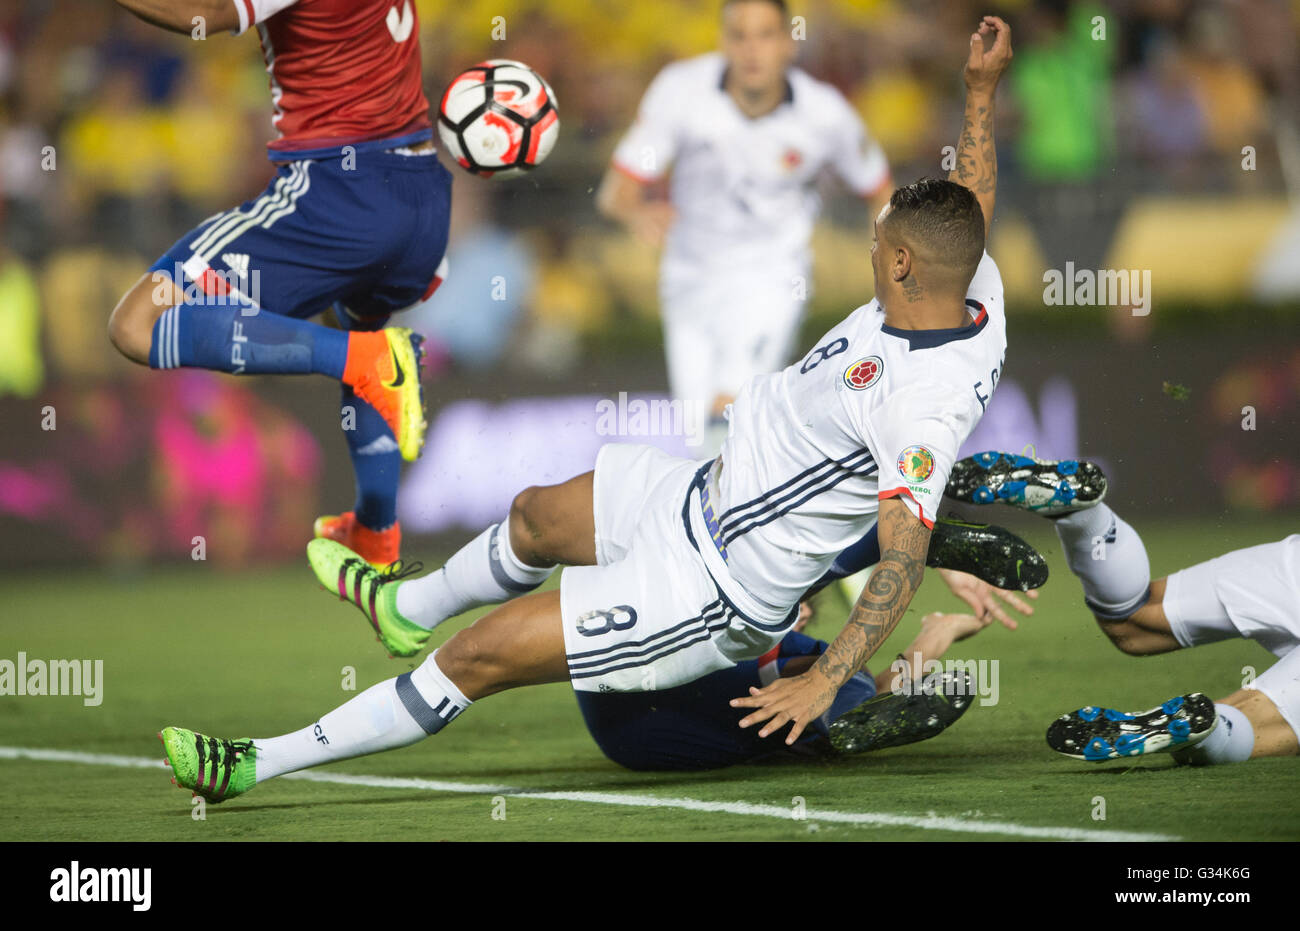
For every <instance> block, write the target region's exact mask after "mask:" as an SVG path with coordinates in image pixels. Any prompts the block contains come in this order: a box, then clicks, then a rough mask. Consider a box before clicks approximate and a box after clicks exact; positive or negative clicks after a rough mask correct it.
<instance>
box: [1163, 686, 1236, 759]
mask: <svg viewBox="0 0 1300 931" xmlns="http://www.w3.org/2000/svg"><path fill="white" fill-rule="evenodd" d="M1214 709H1215V710H1216V711H1217V712H1219V723H1217V724H1215V725H1214V730H1212V731H1210V736H1209V737H1206V738H1205V739H1204V740H1202V741H1201V742H1200V743H1198V744H1197V745H1196V746H1195V747H1189V748H1188V749H1186V750H1179V751H1178V752H1177V753H1175V754H1174V755H1173V757H1174V759H1175V760H1177V761H1178V762H1179V763H1184V764H1187V765H1190V766H1211V765H1213V764H1215V763H1242V762H1245V761H1246V760H1249V759H1250V755H1251V754H1252V753H1253V752H1254V751H1255V728H1254V725H1252V724H1251V723H1250V718H1248V717H1246V714H1245V712H1243V711H1242V710H1241V709H1240V708H1234V707H1233V706H1232V705H1224V704H1222V703H1219V702H1216V703H1215V705H1214Z"/></svg>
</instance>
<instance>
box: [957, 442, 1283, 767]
mask: <svg viewBox="0 0 1300 931" xmlns="http://www.w3.org/2000/svg"><path fill="white" fill-rule="evenodd" d="M1105 493H1106V477H1105V476H1104V475H1103V474H1102V471H1101V469H1100V468H1099V467H1098V466H1096V465H1095V464H1093V463H1089V462H1078V461H1074V460H1065V461H1062V462H1043V461H1037V460H1034V459H1029V458H1027V457H1024V456H1015V455H1012V454H1009V453H997V452H989V453H980V454H979V455H977V456H974V457H971V458H969V459H964V460H962V461H961V462H959V463H957V465H956V466H955V467H954V468H953V471H952V476H951V478H950V480H949V483H948V494H949V495H951V496H952V497H954V498H957V499H958V500H963V501H970V502H973V503H975V504H987V503H991V502H994V501H999V502H1002V503H1004V504H1009V505H1011V506H1013V507H1019V508H1023V509H1025V510H1028V511H1033V512H1034V513H1037V514H1041V515H1043V516H1045V517H1049V518H1052V519H1053V520H1054V522H1055V525H1056V533H1057V536H1059V537H1060V539H1061V547H1062V549H1063V550H1064V551H1065V559H1066V562H1067V563H1068V564H1069V566H1070V570H1071V571H1072V572H1073V573H1074V574H1075V575H1076V576H1078V577H1079V581H1080V582H1082V583H1083V593H1084V600H1085V602H1086V603H1087V605H1088V607H1089V608H1090V609H1091V610H1092V613H1093V615H1094V616H1095V617H1096V618H1097V623H1098V624H1099V625H1101V629H1102V631H1104V632H1105V634H1106V636H1108V637H1109V638H1110V639H1111V641H1112V642H1113V643H1114V644H1115V646H1117V647H1119V649H1120V650H1122V651H1123V652H1125V653H1128V654H1129V655H1131V656H1149V655H1152V654H1155V653H1168V652H1170V651H1171V650H1179V649H1183V648H1185V647H1194V646H1199V645H1201V644H1204V643H1214V642H1215V641H1218V640H1228V639H1233V638H1239V637H1244V638H1247V639H1251V640H1255V641H1257V642H1258V643H1259V644H1260V645H1261V646H1263V647H1265V648H1266V649H1268V650H1269V651H1270V652H1272V653H1273V654H1274V655H1275V656H1277V657H1278V660H1277V662H1276V663H1274V664H1273V665H1272V666H1271V667H1270V668H1269V669H1268V670H1267V671H1266V672H1265V673H1264V674H1263V675H1261V676H1260V677H1259V678H1258V679H1255V680H1254V681H1253V682H1251V683H1249V684H1247V685H1246V686H1245V687H1243V688H1241V689H1239V690H1238V691H1236V692H1233V693H1232V694H1231V695H1229V696H1228V697H1227V698H1224V699H1222V700H1221V701H1219V702H1213V701H1211V700H1210V699H1208V698H1206V697H1205V695H1203V694H1201V693H1199V692H1193V693H1190V694H1187V695H1181V696H1175V697H1174V698H1171V699H1169V700H1168V701H1166V702H1164V703H1163V704H1161V705H1159V706H1158V707H1156V708H1152V709H1151V710H1149V711H1142V712H1136V713H1133V714H1126V713H1124V712H1118V711H1114V710H1112V709H1108V708H1102V707H1100V706H1096V705H1089V706H1087V707H1085V708H1082V709H1080V710H1079V711H1075V712H1072V713H1070V714H1066V715H1063V716H1062V717H1060V718H1059V719H1057V720H1056V721H1055V722H1054V723H1053V724H1052V726H1051V729H1050V730H1049V731H1048V733H1047V741H1048V743H1049V744H1050V745H1051V747H1052V749H1054V750H1057V751H1059V752H1061V753H1064V754H1066V755H1067V756H1072V757H1076V758H1078V759H1083V760H1093V761H1102V760H1113V759H1119V758H1121V757H1129V756H1136V755H1138V754H1142V753H1153V752H1156V751H1161V750H1165V751H1171V752H1173V755H1174V759H1176V760H1177V761H1178V762H1180V763H1195V764H1206V763H1236V762H1240V761H1242V760H1248V759H1251V758H1252V757H1259V756H1293V755H1295V754H1296V753H1300V741H1297V737H1296V735H1297V733H1300V649H1297V648H1296V647H1297V645H1300V535H1297V534H1292V535H1291V536H1289V537H1287V538H1286V539H1284V540H1281V541H1279V542H1277V543H1265V544H1262V545H1260V546H1252V547H1249V548H1247V549H1242V550H1235V551H1233V552H1231V553H1227V554H1226V555H1223V556H1220V557H1218V558H1217V559H1212V560H1210V561H1209V562H1204V563H1201V564H1199V565H1196V566H1192V567H1191V568H1188V569H1183V570H1182V571H1180V572H1175V573H1174V574H1173V575H1170V576H1168V577H1167V578H1163V579H1156V580H1155V581H1154V582H1152V581H1151V564H1150V562H1149V561H1148V559H1147V552H1146V548H1145V547H1144V546H1143V545H1142V538H1141V537H1139V536H1138V534H1137V531H1135V530H1134V529H1133V528H1132V527H1131V526H1129V525H1128V524H1127V523H1125V522H1124V521H1123V520H1122V519H1120V518H1119V517H1118V516H1117V515H1116V514H1115V512H1114V511H1112V510H1111V509H1110V507H1109V506H1107V505H1106V504H1104V503H1102V498H1103V496H1104V495H1105Z"/></svg>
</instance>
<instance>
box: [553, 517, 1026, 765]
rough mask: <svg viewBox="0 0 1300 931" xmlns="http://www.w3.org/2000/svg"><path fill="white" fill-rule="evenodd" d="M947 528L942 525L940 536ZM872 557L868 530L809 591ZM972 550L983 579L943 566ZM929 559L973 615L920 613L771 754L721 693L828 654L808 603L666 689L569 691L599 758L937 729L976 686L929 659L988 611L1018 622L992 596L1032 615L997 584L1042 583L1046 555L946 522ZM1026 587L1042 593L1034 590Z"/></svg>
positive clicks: (747, 755)
mask: <svg viewBox="0 0 1300 931" xmlns="http://www.w3.org/2000/svg"><path fill="white" fill-rule="evenodd" d="M945 528H949V532H947V533H944V529H945ZM990 531H996V532H990ZM976 554H977V555H976ZM879 556H880V554H879V550H878V549H877V548H876V540H875V535H874V534H868V536H867V538H864V540H863V541H862V542H861V543H859V544H855V545H854V546H853V547H850V548H849V549H848V550H846V551H845V552H844V553H841V554H840V556H839V557H838V558H837V559H836V561H835V563H834V564H833V565H832V567H831V569H830V570H829V571H828V572H827V573H826V575H825V576H823V578H822V580H821V581H820V582H819V583H818V584H817V585H815V586H814V588H815V589H821V588H823V587H825V586H827V585H828V584H829V583H830V582H832V581H835V580H836V579H839V578H843V577H845V576H847V575H850V574H852V573H854V572H857V571H859V570H860V568H861V567H863V566H866V565H873V564H874V563H875V562H876V561H878V559H879ZM972 556H973V558H975V559H977V560H979V561H980V564H979V569H978V571H979V572H980V573H981V575H982V576H983V578H982V579H981V578H976V577H975V576H974V575H971V574H968V573H964V572H959V571H954V570H953V569H945V568H941V567H943V566H945V565H951V564H961V565H967V566H968V567H969V561H968V560H969V558H971V557H972ZM927 564H928V565H930V566H932V567H936V568H939V573H940V575H941V576H942V577H943V579H944V581H945V582H946V583H947V584H948V587H949V589H950V590H951V591H952V592H953V594H955V595H957V597H959V598H961V599H962V600H963V601H965V602H966V603H967V604H969V605H970V606H971V607H972V608H973V609H974V610H975V611H977V612H978V616H977V615H975V614H940V613H933V614H927V615H926V616H925V617H923V618H922V619H921V631H920V633H919V634H918V635H917V636H916V638H915V639H914V640H913V641H912V643H911V645H910V646H908V647H907V649H906V650H904V651H903V653H901V654H900V655H899V656H898V658H897V659H896V660H895V661H894V662H892V663H890V665H889V667H888V668H887V669H885V670H883V671H882V672H880V673H878V674H876V675H875V676H872V675H871V674H870V673H869V672H868V671H867V670H866V669H865V668H864V669H862V670H860V671H859V672H857V673H856V674H855V675H854V676H853V677H852V678H851V679H850V680H849V681H848V682H847V683H846V684H845V685H844V686H842V687H841V688H840V690H839V692H838V694H837V695H836V697H835V701H834V702H833V703H832V704H831V707H830V710H828V711H827V712H826V714H825V715H823V716H822V717H821V718H819V719H818V720H816V721H814V722H813V723H812V724H811V725H810V726H809V728H808V730H807V731H805V733H804V735H803V736H802V737H800V738H799V740H798V741H797V742H796V743H795V744H794V745H793V746H792V747H789V748H783V749H782V750H774V749H773V746H772V743H771V741H768V740H765V739H763V738H761V737H759V736H758V735H757V734H756V733H755V731H754V730H753V729H752V728H748V729H741V728H738V727H736V722H737V720H739V718H740V716H741V715H743V714H744V712H743V711H737V710H736V709H734V708H731V707H730V706H729V703H728V699H730V698H732V697H734V696H735V695H739V694H744V693H745V692H746V691H747V690H748V689H749V688H751V687H753V688H758V687H761V686H764V685H767V684H769V683H771V682H772V681H773V680H774V679H776V678H777V677H778V676H779V677H788V676H794V675H798V674H799V673H801V672H804V671H806V670H807V669H808V668H809V667H810V666H811V665H812V664H813V663H815V662H816V660H817V658H818V657H819V656H821V654H822V653H824V652H826V649H827V647H828V646H829V644H827V643H825V642H824V641H821V640H814V639H813V638H811V637H808V636H805V635H804V634H803V633H802V632H801V631H802V629H803V626H804V622H805V619H806V618H808V617H810V616H811V613H812V612H811V609H810V608H809V607H808V606H809V604H810V602H809V601H805V602H804V604H803V605H802V606H801V613H800V620H799V622H798V623H797V624H796V625H795V629H794V631H793V632H791V633H789V634H787V635H786V636H785V638H784V639H783V640H782V641H781V643H780V644H779V645H778V646H776V647H774V648H772V650H770V651H769V652H768V653H767V654H765V655H764V656H761V657H759V658H758V659H757V660H746V661H744V662H741V663H738V664H736V665H735V666H733V667H732V668H730V669H723V670H720V671H718V672H715V673H711V674H709V675H707V676H705V677H703V678H702V679H697V680H695V681H694V682H691V683H688V684H686V685H682V686H678V687H677V688H674V689H668V690H666V691H658V692H587V691H575V692H574V694H575V695H576V696H577V699H578V707H579V708H580V709H581V710H582V716H583V719H584V721H585V722H586V725H587V730H588V731H589V732H590V734H591V736H592V739H594V740H595V741H596V745H597V746H598V747H600V749H601V752H603V753H604V754H605V756H607V757H609V759H611V760H613V761H614V762H615V763H618V764H619V765H621V766H625V767H627V768H628V769H635V770H700V769H713V768H718V767H722V766H733V765H736V764H740V763H747V762H753V761H755V760H760V759H764V758H769V757H772V756H775V755H778V754H780V753H782V752H788V753H794V754H798V755H804V756H806V755H809V754H821V753H826V752H829V751H834V752H842V753H861V752H866V751H870V750H881V749H884V748H886V747H897V746H902V745H904V744H909V743H915V742H917V741H920V740H928V739H929V738H931V737H935V736H938V735H939V734H940V733H942V732H943V731H944V730H946V729H947V728H948V727H949V726H951V725H952V724H953V723H955V722H956V720H957V718H959V717H960V716H961V715H962V714H963V713H964V712H965V711H966V710H967V709H968V708H969V707H970V702H971V699H972V697H973V695H974V694H975V693H974V689H975V684H974V683H973V682H972V681H971V680H970V677H969V675H968V674H966V673H960V674H957V673H955V672H954V673H944V674H943V675H942V676H940V677H938V680H933V681H932V679H931V677H930V676H927V675H926V674H925V670H926V669H927V668H930V667H927V665H926V664H927V663H929V662H930V661H932V660H939V659H941V658H942V657H943V656H944V655H945V654H946V653H947V651H948V648H949V647H950V646H951V645H952V644H953V643H955V642H956V641H959V640H965V639H966V638H968V637H970V636H973V635H974V634H975V633H977V632H979V631H980V630H981V629H983V628H984V627H985V626H987V625H988V624H991V623H992V622H993V621H994V619H997V620H999V621H1001V622H1002V623H1003V624H1004V625H1006V626H1007V627H1009V628H1011V629H1013V630H1014V629H1015V628H1016V626H1017V625H1016V621H1015V620H1014V619H1013V618H1011V617H1010V616H1008V614H1007V613H1006V612H1005V611H1004V610H1003V608H1002V605H1001V604H1000V603H999V599H1002V600H1003V601H1005V602H1006V604H1007V605H1009V606H1010V607H1011V608H1013V609H1014V610H1016V611H1019V612H1020V613H1022V614H1025V615H1031V614H1033V608H1032V607H1031V606H1030V605H1029V604H1028V603H1027V602H1026V601H1024V600H1022V599H1021V598H1020V597H1018V596H1017V595H1016V593H1015V592H1014V591H1009V590H1007V589H1006V588H1005V587H1002V588H999V587H997V586H1014V587H1015V588H1017V589H1020V590H1024V588H1025V586H1027V585H1034V586H1037V585H1041V584H1042V583H1043V582H1045V581H1046V579H1047V576H1046V565H1045V564H1043V563H1042V557H1041V556H1039V554H1038V553H1037V552H1036V551H1035V550H1034V549H1033V548H1032V547H1030V546H1029V544H1027V543H1025V542H1024V541H1023V540H1020V539H1019V538H1018V537H1015V536H1014V535H1013V534H1010V533H1007V532H1006V531H1002V530H1000V529H999V528H982V529H975V528H972V527H971V525H965V524H955V523H951V522H945V521H944V520H942V519H941V520H939V521H937V522H936V523H935V534H934V535H932V537H931V541H930V554H929V557H928V559H927ZM1026 565H1032V566H1033V567H1034V573H1033V577H1032V579H1026V578H1024V573H1023V570H1024V568H1025V566H1026ZM1039 569H1041V570H1042V571H1041V572H1040V571H1038V570H1039ZM1013 575H1014V576H1019V578H1012V576H1013ZM1027 594H1028V596H1029V597H1030V598H1036V597H1037V596H1038V592H1037V591H1036V590H1032V589H1031V590H1029V591H1027ZM904 682H906V683H911V684H912V685H904V684H903V683H904ZM896 689H897V690H898V691H896V692H895V691H893V690H896ZM777 746H778V747H780V746H781V745H777Z"/></svg>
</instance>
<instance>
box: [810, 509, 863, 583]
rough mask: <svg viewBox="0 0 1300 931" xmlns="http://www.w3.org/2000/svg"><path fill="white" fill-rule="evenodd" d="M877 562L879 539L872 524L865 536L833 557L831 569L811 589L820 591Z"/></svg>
mask: <svg viewBox="0 0 1300 931" xmlns="http://www.w3.org/2000/svg"><path fill="white" fill-rule="evenodd" d="M878 562H880V538H879V536H878V535H877V531H876V525H875V524H872V525H871V529H870V530H868V531H867V533H866V536H864V537H863V538H862V539H861V540H859V541H858V542H857V543H854V544H851V545H850V546H848V547H846V548H845V549H844V550H843V551H842V552H841V553H840V555H838V556H836V557H835V561H834V562H833V563H831V567H830V568H829V569H827V570H826V572H825V574H823V575H822V577H821V578H820V579H818V580H817V581H816V582H815V583H814V584H813V586H812V587H813V588H814V589H818V590H820V589H822V588H825V587H826V586H827V585H829V584H831V583H832V582H834V581H836V580H837V579H847V578H848V577H849V576H851V575H853V573H855V572H861V571H862V570H863V569H865V568H867V566H874V565H875V564H876V563H878Z"/></svg>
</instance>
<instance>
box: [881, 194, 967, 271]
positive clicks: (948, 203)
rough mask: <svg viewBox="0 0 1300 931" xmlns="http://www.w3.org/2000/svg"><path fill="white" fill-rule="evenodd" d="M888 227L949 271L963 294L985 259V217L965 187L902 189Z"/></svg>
mask: <svg viewBox="0 0 1300 931" xmlns="http://www.w3.org/2000/svg"><path fill="white" fill-rule="evenodd" d="M885 227H886V228H887V229H888V230H889V233H890V235H891V236H896V237H897V238H899V239H901V240H903V241H904V242H907V243H909V244H910V245H912V246H913V247H914V248H917V249H921V250H924V251H925V252H926V253H927V254H928V256H927V257H928V258H929V260H930V261H931V262H937V263H940V265H942V266H947V267H948V268H949V269H951V277H952V279H953V281H954V283H957V284H961V285H962V287H963V289H964V287H965V286H966V285H969V284H970V280H971V279H972V278H973V277H975V269H976V268H977V267H979V263H980V259H982V258H983V257H984V211H983V209H982V208H981V207H980V202H979V200H978V199H976V197H975V192H974V191H972V190H971V189H970V188H968V187H966V186H965V185H964V184H957V183H956V182H954V181H944V180H941V179H939V178H922V179H921V180H919V181H913V182H912V183H911V184H908V185H905V186H903V187H900V188H899V189H898V190H896V191H894V193H893V194H891V195H890V197H889V214H888V215H887V216H886V217H885Z"/></svg>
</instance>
